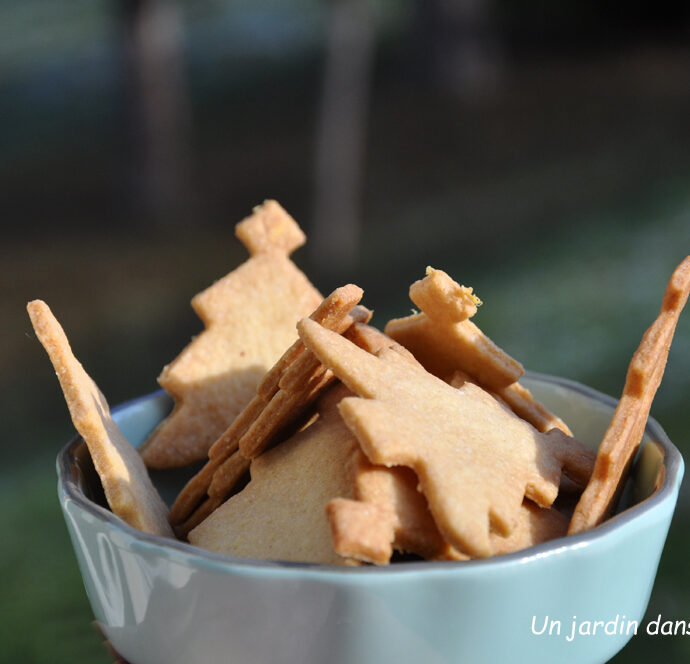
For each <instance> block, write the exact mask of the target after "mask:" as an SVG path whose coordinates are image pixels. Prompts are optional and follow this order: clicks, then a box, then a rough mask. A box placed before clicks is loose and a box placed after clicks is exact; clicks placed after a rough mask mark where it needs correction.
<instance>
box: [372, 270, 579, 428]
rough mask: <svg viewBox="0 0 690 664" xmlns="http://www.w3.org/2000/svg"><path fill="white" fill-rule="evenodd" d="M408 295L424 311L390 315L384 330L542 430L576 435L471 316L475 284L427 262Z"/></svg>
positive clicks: (440, 372) (439, 371)
mask: <svg viewBox="0 0 690 664" xmlns="http://www.w3.org/2000/svg"><path fill="white" fill-rule="evenodd" d="M410 299H411V300H412V301H413V302H414V303H415V304H416V305H417V306H418V307H419V308H420V309H421V310H422V312H421V313H416V314H413V315H411V316H407V317H406V318H397V319H393V320H391V321H389V322H388V324H387V325H386V334H387V335H388V336H390V337H391V338H393V339H395V340H396V341H397V342H398V343H401V344H402V345H403V346H405V348H407V349H408V350H410V351H411V352H412V354H413V355H414V356H415V357H416V358H417V360H419V362H421V363H422V365H424V367H425V368H426V370H427V371H430V372H431V373H433V374H434V375H435V376H439V377H440V378H443V380H446V381H449V380H451V379H452V377H453V375H454V374H455V372H457V371H460V372H462V373H463V374H469V376H471V378H472V380H473V382H476V383H478V384H479V385H481V386H482V387H483V388H485V389H487V390H489V391H490V392H492V393H494V394H495V395H496V396H498V397H499V398H500V399H501V400H502V401H503V402H504V403H506V404H507V405H508V406H509V407H510V408H511V409H512V410H513V411H514V412H515V413H516V414H517V415H519V416H520V417H522V418H523V419H525V420H527V421H528V422H530V423H531V424H533V425H534V426H535V427H536V428H537V429H539V431H542V432H546V431H548V430H549V429H553V428H554V427H556V428H558V429H561V430H562V431H564V432H565V433H567V434H568V435H572V433H571V431H570V429H569V428H568V426H567V425H566V424H565V422H563V420H561V419H560V418H559V417H558V416H556V415H554V414H553V413H551V412H549V411H548V410H547V409H546V408H545V407H544V406H543V405H542V404H540V403H539V402H538V401H535V400H534V398H533V397H532V394H531V393H530V392H529V390H528V389H527V388H525V387H524V386H523V385H521V384H520V383H518V382H517V381H518V379H519V378H520V376H522V374H523V368H522V365H521V364H520V363H519V362H517V361H516V360H514V359H513V358H512V357H511V356H510V355H508V353H506V352H505V351H504V350H502V349H501V348H499V347H498V346H497V345H496V344H495V343H494V342H493V341H491V339H489V338H488V337H487V336H486V335H485V334H484V333H483V332H482V331H481V329H480V328H479V327H477V326H476V325H475V324H474V323H473V322H472V321H471V320H470V318H472V316H474V314H476V313H477V306H478V305H480V304H481V300H480V299H479V298H478V297H477V296H476V295H475V294H474V293H473V292H472V289H471V288H468V287H466V286H461V285H460V284H458V283H457V282H456V281H454V280H453V279H452V278H451V277H450V276H448V275H447V274H446V273H445V272H444V271H443V270H435V269H434V268H431V267H427V269H426V276H425V277H424V279H420V280H419V281H415V282H414V283H413V284H412V285H411V286H410Z"/></svg>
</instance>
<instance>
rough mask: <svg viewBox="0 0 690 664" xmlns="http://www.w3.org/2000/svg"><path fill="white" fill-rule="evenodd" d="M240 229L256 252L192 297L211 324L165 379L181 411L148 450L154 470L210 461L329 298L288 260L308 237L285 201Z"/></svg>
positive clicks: (168, 368)
mask: <svg viewBox="0 0 690 664" xmlns="http://www.w3.org/2000/svg"><path fill="white" fill-rule="evenodd" d="M236 233H237V235H238V237H239V238H240V239H241V240H242V242H244V244H245V245H246V247H247V248H248V249H249V251H250V253H251V257H250V258H249V259H248V260H247V261H246V262H245V263H243V264H242V265H240V266H239V267H238V268H236V269H235V270H233V271H232V272H230V274H228V275H226V276H225V277H223V278H222V279H220V280H219V281H217V282H216V283H215V284H213V285H212V286H210V287H209V288H207V289H206V290H205V291H203V292H201V293H199V294H198V295H196V296H195V297H194V298H193V299H192V307H193V308H194V310H195V311H196V313H197V314H198V315H199V317H200V318H201V320H202V321H203V323H204V327H205V329H204V331H203V332H201V334H199V336H197V337H196V338H195V339H193V340H192V342H191V343H190V344H189V345H188V346H187V347H186V348H185V349H184V350H183V351H182V352H181V353H180V355H179V356H178V357H177V358H176V359H175V360H174V361H173V362H171V363H170V364H169V365H168V366H166V367H165V368H164V369H163V372H162V373H161V375H160V377H159V379H158V382H159V383H160V385H161V386H162V387H163V388H164V389H165V390H166V391H167V392H168V393H169V394H171V395H172V396H173V398H174V399H175V408H174V410H173V411H172V413H171V414H170V415H169V416H168V417H167V418H166V419H165V420H164V421H163V422H162V423H161V424H160V425H159V426H158V428H157V429H156V430H155V431H154V432H153V433H152V434H151V436H150V437H149V439H148V440H147V441H146V443H145V444H144V446H143V447H142V450H141V452H142V456H143V458H144V461H145V462H146V464H147V465H148V466H149V467H153V468H169V467H174V466H184V465H186V464H189V463H192V462H193V461H198V460H199V459H203V458H204V457H205V456H206V454H207V452H208V449H209V447H210V446H211V444H212V443H213V442H214V441H215V440H216V439H217V438H218V437H219V436H220V435H221V434H222V433H223V431H225V430H226V429H227V428H228V426H229V425H230V424H231V423H232V421H233V420H234V419H235V417H236V416H237V415H238V414H239V413H240V412H241V411H242V409H243V408H244V407H245V406H246V405H247V403H249V401H250V400H251V399H252V397H253V396H254V395H255V394H256V388H257V386H258V385H259V383H260V382H261V380H262V379H263V377H264V375H265V373H266V371H267V370H268V369H269V368H270V367H271V366H272V365H273V364H274V363H275V361H276V360H277V359H278V358H279V357H280V356H281V353H282V352H283V351H284V350H285V349H286V348H287V347H288V346H290V344H291V343H293V341H295V339H296V338H297V334H296V332H295V323H296V322H297V321H298V320H299V319H300V318H303V317H304V316H308V315H309V314H310V313H311V312H312V311H313V310H314V309H315V307H316V306H317V305H318V304H319V302H321V300H322V297H321V295H320V294H319V292H318V291H317V290H316V289H315V288H314V287H313V286H312V285H311V283H310V282H309V280H308V279H307V277H306V276H305V275H304V274H303V273H302V272H301V271H300V270H299V269H298V268H297V267H296V266H295V264H294V263H293V262H292V261H291V260H290V259H289V257H288V255H289V253H290V252H291V251H292V250H293V249H295V248H296V247H298V246H299V245H300V244H302V243H303V242H304V235H303V233H302V231H301V230H300V229H299V227H298V226H297V224H296V223H295V221H294V219H292V217H290V216H289V215H288V214H287V213H286V212H285V211H284V210H283V209H282V208H281V207H280V205H278V203H276V202H275V201H266V203H264V204H263V205H262V206H259V207H257V208H256V209H255V210H254V214H253V215H252V216H251V217H248V218H247V219H245V220H244V221H242V222H240V223H239V224H238V226H237V228H236Z"/></svg>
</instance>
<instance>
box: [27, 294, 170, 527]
mask: <svg viewBox="0 0 690 664" xmlns="http://www.w3.org/2000/svg"><path fill="white" fill-rule="evenodd" d="M27 310H28V312H29V316H30V318H31V323H32V325H33V327H34V330H35V332H36V336H37V337H38V339H39V341H40V342H41V344H42V345H43V347H44V348H45V350H46V352H47V353H48V357H49V358H50V361H51V363H52V364H53V367H54V368H55V372H56V374H57V376H58V379H59V381H60V387H61V388H62V391H63V394H64V397H65V401H66V402H67V407H68V408H69V412H70V415H71V417H72V422H73V423H74V426H75V428H76V429H77V431H78V432H79V433H80V434H81V436H82V437H83V439H84V442H85V443H86V446H87V448H88V450H89V454H90V455H91V459H92V460H93V465H94V468H95V469H96V472H97V473H98V476H99V477H100V480H101V484H102V485H103V491H104V492H105V497H106V500H107V501H108V505H110V509H111V510H112V511H113V513H114V514H115V515H116V516H118V517H120V518H121V519H123V520H124V521H125V522H127V523H128V524H129V525H130V526H133V527H134V528H137V529H139V530H141V531H143V532H145V533H150V534H152V535H161V536H164V537H172V535H173V533H172V530H171V529H170V526H169V525H168V508H167V507H166V505H165V503H164V502H163V500H162V499H161V497H160V495H159V494H158V492H157V491H156V489H155V487H154V486H153V483H152V482H151V479H150V478H149V475H148V472H147V471H146V467H145V466H144V462H143V460H142V458H141V457H140V456H139V453H138V452H137V450H135V449H134V447H132V445H131V444H130V443H129V441H128V440H127V439H126V438H125V437H124V435H123V434H122V432H121V431H120V429H119V428H118V426H117V424H116V423H115V422H114V421H113V419H112V417H111V415H110V408H109V407H108V402H107V401H106V399H105V397H104V396H103V394H102V393H101V391H100V390H99V389H98V386H97V385H96V383H94V381H93V380H92V379H91V377H90V376H89V375H88V374H87V373H86V371H85V370H84V368H83V367H82V365H81V364H80V363H79V361H78V360H77V358H76V357H75V356H74V354H73V353H72V349H71V348H70V345H69V341H68V340H67V336H66V335H65V332H64V330H63V329H62V327H61V326H60V323H58V321H57V319H56V318H55V316H53V313H52V312H51V311H50V309H49V308H48V305H47V304H46V303H45V302H42V301H41V300H34V301H33V302H29V304H28V305H27Z"/></svg>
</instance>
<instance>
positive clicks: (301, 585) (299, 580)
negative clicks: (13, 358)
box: [57, 375, 683, 664]
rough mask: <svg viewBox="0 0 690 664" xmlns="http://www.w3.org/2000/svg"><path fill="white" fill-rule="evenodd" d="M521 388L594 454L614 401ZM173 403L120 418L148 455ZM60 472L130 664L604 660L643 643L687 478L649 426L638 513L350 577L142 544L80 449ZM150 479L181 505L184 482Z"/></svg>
mask: <svg viewBox="0 0 690 664" xmlns="http://www.w3.org/2000/svg"><path fill="white" fill-rule="evenodd" d="M524 382H525V384H526V385H527V386H528V387H529V388H530V389H531V390H532V391H533V392H534V394H535V396H536V398H538V399H539V400H541V401H543V402H544V403H545V404H546V405H547V406H549V407H550V408H552V409H553V410H554V411H555V412H557V413H558V414H559V415H561V416H562V417H563V419H565V421H566V422H568V423H569V425H570V426H571V428H572V429H573V431H574V434H575V435H576V436H577V437H578V438H580V440H582V441H583V442H585V443H587V444H591V445H596V444H598V442H599V440H600V439H601V436H602V434H603V432H604V430H605V428H606V426H607V424H608V422H609V419H610V417H611V413H612V412H613V408H614V407H615V401H614V400H613V399H611V398H610V397H607V396H604V395H602V394H600V393H598V392H595V391H594V390H591V389H589V388H587V387H584V386H582V385H578V384H576V383H572V382H569V381H565V380H562V379H560V378H550V377H547V376H536V375H531V376H528V377H527V378H526V379H525V381H524ZM170 406H171V404H170V400H169V398H168V397H167V396H166V395H164V394H162V393H157V394H153V395H151V396H148V397H144V398H142V399H138V400H136V401H132V402H130V403H127V404H124V405H123V406H121V407H119V408H118V409H116V411H115V419H116V421H117V422H118V424H119V425H120V427H121V428H122V430H123V432H124V433H125V435H126V436H127V437H128V438H129V440H131V441H132V442H133V443H134V444H135V445H138V444H140V443H141V442H142V441H143V440H144V439H145V438H146V436H147V434H148V433H149V432H150V431H151V430H152V428H153V427H154V426H155V425H156V424H157V423H158V422H159V421H160V419H161V418H162V417H164V416H165V414H166V413H167V412H168V411H169V409H170ZM662 465H664V466H665V468H664V471H663V473H664V474H663V477H664V479H663V483H662V485H661V486H660V488H659V489H658V490H656V491H654V483H655V481H656V479H657V477H659V471H660V469H661V466H662ZM57 466H58V476H59V484H58V491H59V497H60V502H61V505H62V509H63V512H64V515H65V519H66V521H67V526H68V529H69V532H70V535H71V538H72V542H73V545H74V550H75V552H76V555H77V558H78V561H79V566H80V568H81V572H82V576H83V578H84V585H85V586H86V591H87V594H88V596H89V600H90V601H91V606H92V607H93V611H94V614H95V616H96V619H97V620H98V622H99V623H100V625H101V627H102V629H103V631H104V633H105V635H106V636H107V638H108V639H109V640H110V642H111V643H112V644H113V646H114V647H115V648H116V650H117V651H118V652H119V653H120V654H121V655H122V656H123V657H125V658H126V659H127V660H129V661H130V662H131V663H132V664H216V663H217V664H259V663H261V664H273V663H278V664H292V663H297V662H300V663H302V662H304V663H308V664H320V663H324V664H325V663H328V664H345V663H348V664H387V663H388V662H391V663H393V662H394V663H395V664H406V663H410V664H420V663H422V662H423V663H424V664H441V663H443V664H445V663H448V662H463V663H469V664H483V663H484V662H486V663H492V664H493V663H495V662H529V663H530V664H540V663H542V662H543V663H545V664H546V663H548V664H552V663H553V662H556V661H558V662H577V664H587V663H588V662H593V663H599V662H605V661H607V660H608V659H609V658H610V657H612V656H613V655H614V654H615V653H616V652H618V651H619V650H620V649H621V648H622V647H623V646H624V645H625V644H626V643H627V641H628V640H629V639H630V638H632V636H633V633H634V632H633V629H632V628H633V626H634V625H633V624H632V623H631V622H630V621H637V622H638V624H639V625H640V629H642V628H643V625H642V624H641V621H642V618H643V615H644V612H645V609H646V607H647V603H648V601H649V596H650V593H651V590H652V585H653V583H654V576H655V574H656V570H657V566H658V563H659V557H660V555H661V551H662V549H663V546H664V541H665V539H666V534H667V532H668V527H669V524H670V521H671V517H672V514H673V510H674V507H675V504H676V499H677V496H678V489H679V485H680V482H681V478H682V475H683V460H682V458H681V456H680V453H679V452H678V450H677V449H676V448H675V447H674V446H673V444H672V443H671V442H670V441H669V440H668V438H667V436H666V434H665V433H664V431H663V430H662V428H661V427H660V426H659V424H658V423H657V422H655V421H654V420H650V421H649V423H648V425H647V431H646V435H645V442H644V445H643V446H642V448H641V451H640V453H639V454H638V457H637V460H636V463H635V466H634V469H633V473H632V477H631V480H630V481H629V483H628V487H627V488H626V493H625V496H624V501H627V503H624V505H625V504H632V506H631V507H628V508H627V509H624V510H623V511H622V512H619V514H617V515H616V516H615V517H613V518H612V519H610V520H609V521H607V522H606V523H604V524H603V525H601V526H599V527H598V528H595V529H594V530H592V531H590V532H588V533H585V534H581V535H577V536H574V537H567V538H561V539H558V540H554V541H552V542H549V543H547V544H543V545H540V546H537V547H533V548H531V549H528V550H525V551H521V552H518V553H514V554H510V555H505V556H500V557H496V558H493V559H489V560H476V561H470V562H458V563H455V562H444V563H429V562H410V563H400V564H397V565H391V566H389V567H383V568H379V567H362V568H340V567H333V566H327V565H315V564H298V563H281V562H266V561H255V560H246V559H238V558H229V557H224V556H220V555H216V554H213V553H208V552H206V551H202V550H200V549H197V548H195V547H193V546H191V545H188V544H184V543H181V542H171V541H166V540H164V539H160V538H158V537H152V536H149V535H145V534H142V533H140V532H139V531H137V530H134V529H133V528H130V527H129V526H127V525H126V524H124V523H123V522H122V521H120V520H119V519H118V518H116V517H115V516H114V515H113V514H112V513H111V512H110V511H108V510H107V509H106V508H105V507H103V505H104V502H103V498H102V491H101V489H100V484H99V482H98V479H97V477H96V476H95V473H94V471H93V467H92V465H91V461H90V458H89V456H88V453H87V452H86V448H85V445H84V443H83V441H81V440H80V439H79V438H77V439H75V440H73V441H72V442H71V443H69V444H68V445H67V446H66V447H65V448H64V449H63V450H62V451H61V452H60V455H59V456H58V463H57ZM154 481H155V482H156V483H157V484H158V485H159V486H160V488H161V491H162V493H163V494H164V495H166V494H167V495H168V496H170V495H174V493H172V494H171V493H170V492H171V491H174V490H175V489H176V488H177V487H179V486H180V483H181V481H183V478H181V477H180V476H179V475H176V474H175V473H173V474H165V475H162V474H156V475H155V476H154ZM652 494H653V495H652ZM574 617H575V623H576V633H575V636H574V638H572V639H570V636H571V631H572V625H573V619H574ZM584 621H590V622H589V627H590V629H589V631H591V629H592V624H593V623H594V621H601V624H600V625H598V626H597V633H596V634H594V635H591V634H590V635H580V634H579V633H578V631H579V629H580V626H581V625H583V624H584V627H583V629H585V630H586V629H587V624H586V623H584ZM559 623H560V633H557V629H556V626H557V625H558V624H559ZM549 631H550V632H551V633H550V634H549ZM611 632H613V633H611Z"/></svg>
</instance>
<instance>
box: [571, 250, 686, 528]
mask: <svg viewBox="0 0 690 664" xmlns="http://www.w3.org/2000/svg"><path fill="white" fill-rule="evenodd" d="M689 292H690V256H688V257H687V258H686V259H685V260H684V261H683V262H682V263H681V264H680V265H679V266H678V267H677V268H676V269H675V270H674V272H673V274H672V275H671V279H670V280H669V282H668V285H667V286H666V291H665V293H664V299H663V302H662V304H661V311H660V312H659V316H658V317H657V319H656V320H655V321H654V323H653V324H652V326H651V327H650V328H649V329H648V330H647V331H646V332H645V334H644V336H643V337H642V342H641V343H640V346H639V348H638V349H637V351H635V354H634V355H633V357H632V360H631V362H630V366H629V368H628V373H627V376H626V379H625V386H624V388H623V394H622V396H621V398H620V401H619V402H618V406H617V407H616V411H615V412H614V414H613V418H612V419H611V423H610V424H609V427H608V429H607V430H606V433H605V434H604V439H603V440H602V441H601V444H600V445H599V451H598V452H597V458H596V463H595V464H594V471H593V473H592V478H591V479H590V481H589V484H588V485H587V487H586V489H585V491H584V493H583V494H582V496H581V497H580V501H579V502H578V504H577V506H576V508H575V512H574V513H573V516H572V519H571V521H570V526H569V527H568V534H571V535H572V534H575V533H581V532H583V531H585V530H589V529H590V528H594V526H597V525H598V524H600V523H601V522H602V521H603V520H604V519H606V517H607V516H608V515H609V514H610V512H611V511H612V509H614V507H615V503H616V500H617V497H618V494H619V492H620V490H621V489H622V486H623V483H624V482H625V478H626V476H627V472H628V470H629V468H630V464H631V462H632V459H633V457H634V455H635V452H636V451H637V449H638V447H639V445H640V442H641V440H642V435H643V434H644V429H645V426H646V424H647V418H648V417H649V410H650V408H651V406H652V401H653V399H654V395H655V394H656V391H657V389H658V388H659V385H660V384H661V378H662V376H663V375H664V368H665V367H666V359H667V357H668V351H669V348H670V347H671V341H672V340H673V333H674V331H675V329H676V324H677V322H678V317H679V316H680V312H681V311H682V310H683V307H684V306H685V303H686V302H687V300H688V293H689Z"/></svg>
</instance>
